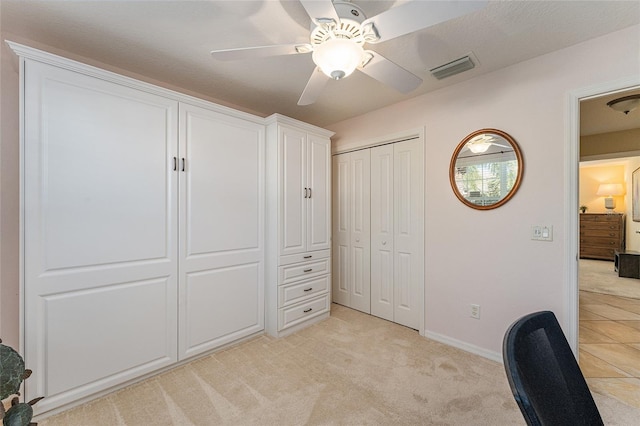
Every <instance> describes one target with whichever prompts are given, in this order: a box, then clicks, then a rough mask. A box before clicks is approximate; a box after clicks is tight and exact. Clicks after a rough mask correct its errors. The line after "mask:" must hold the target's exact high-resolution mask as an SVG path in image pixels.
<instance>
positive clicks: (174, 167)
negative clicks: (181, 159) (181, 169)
mask: <svg viewBox="0 0 640 426" xmlns="http://www.w3.org/2000/svg"><path fill="white" fill-rule="evenodd" d="M176 170H178V157H173V171H174V172H175V171H176Z"/></svg>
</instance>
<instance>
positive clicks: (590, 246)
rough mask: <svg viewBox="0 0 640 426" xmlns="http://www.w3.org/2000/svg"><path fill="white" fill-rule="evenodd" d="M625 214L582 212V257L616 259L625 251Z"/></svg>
mask: <svg viewBox="0 0 640 426" xmlns="http://www.w3.org/2000/svg"><path fill="white" fill-rule="evenodd" d="M624 237H625V216H624V215H623V214H607V213H582V214H581V215H580V258H581V259H583V258H586V259H604V260H614V252H615V251H624V249H625V245H624Z"/></svg>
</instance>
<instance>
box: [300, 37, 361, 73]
mask: <svg viewBox="0 0 640 426" xmlns="http://www.w3.org/2000/svg"><path fill="white" fill-rule="evenodd" d="M363 57H364V50H363V49H362V46H361V45H360V44H358V43H354V42H353V41H351V40H349V39H344V38H333V39H330V40H327V41H325V42H324V43H322V44H320V45H319V46H318V47H316V48H315V49H314V50H313V54H312V59H313V62H315V64H316V65H317V66H319V67H320V69H321V70H322V72H323V73H325V74H326V75H327V76H328V77H330V78H333V79H334V80H340V79H341V78H344V77H347V76H349V75H351V73H353V71H355V69H356V68H357V67H358V65H360V64H361V63H362V58H363Z"/></svg>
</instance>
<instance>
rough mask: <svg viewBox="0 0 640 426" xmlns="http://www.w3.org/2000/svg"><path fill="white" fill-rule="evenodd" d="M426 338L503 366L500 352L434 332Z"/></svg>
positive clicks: (429, 333)
mask: <svg viewBox="0 0 640 426" xmlns="http://www.w3.org/2000/svg"><path fill="white" fill-rule="evenodd" d="M424 336H425V337H426V338H428V339H431V340H435V341H436V342H440V343H444V344H445V345H449V346H453V347H454V348H458V349H461V350H463V351H466V352H470V353H472V354H475V355H480V356H481V357H483V358H487V359H490V360H491V361H495V362H499V363H501V364H502V354H501V353H498V352H493V351H489V350H487V349H485V348H481V347H480V346H476V345H472V344H470V343H467V342H463V341H462V340H458V339H453V338H451V337H448V336H445V335H443V334H438V333H434V332H432V331H427V332H425V334H424Z"/></svg>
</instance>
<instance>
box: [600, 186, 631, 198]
mask: <svg viewBox="0 0 640 426" xmlns="http://www.w3.org/2000/svg"><path fill="white" fill-rule="evenodd" d="M622 194H624V188H622V184H620V183H602V184H600V186H599V187H598V192H596V195H599V196H601V197H612V196H614V195H622Z"/></svg>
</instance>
